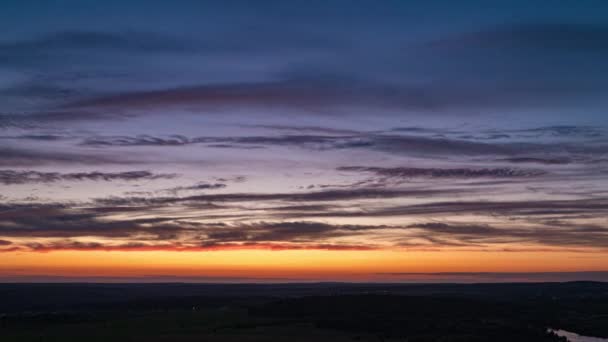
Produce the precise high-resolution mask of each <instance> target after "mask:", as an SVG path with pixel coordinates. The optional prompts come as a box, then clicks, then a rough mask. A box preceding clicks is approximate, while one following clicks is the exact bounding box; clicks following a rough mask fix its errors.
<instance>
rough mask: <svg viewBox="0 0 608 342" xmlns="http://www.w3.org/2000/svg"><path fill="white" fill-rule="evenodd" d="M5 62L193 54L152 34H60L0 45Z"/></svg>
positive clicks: (171, 40)
mask: <svg viewBox="0 0 608 342" xmlns="http://www.w3.org/2000/svg"><path fill="white" fill-rule="evenodd" d="M0 50H2V51H3V55H2V58H1V59H0V60H4V61H5V62H18V61H19V59H21V60H22V61H32V62H33V61H34V60H38V59H43V58H44V57H47V58H48V57H50V56H54V55H55V54H59V53H67V52H77V51H87V50H88V51H90V52H95V51H103V52H107V51H112V50H114V51H130V52H144V53H146V52H147V53H149V52H192V51H196V47H195V46H194V45H192V44H189V42H187V41H184V40H180V39H176V38H173V37H169V36H165V35H162V34H156V33H149V32H135V31H126V32H100V31H79V30H72V31H61V32H54V33H49V34H46V35H43V36H39V37H36V38H32V39H29V40H21V41H13V42H6V41H5V42H3V43H0Z"/></svg>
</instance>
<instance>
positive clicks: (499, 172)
mask: <svg viewBox="0 0 608 342" xmlns="http://www.w3.org/2000/svg"><path fill="white" fill-rule="evenodd" d="M338 171H354V172H369V173H373V174H376V175H378V176H383V177H399V178H413V177H431V178H465V179H466V178H520V177H536V176H541V175H544V174H546V172H545V171H542V170H523V169H511V168H495V169H473V168H459V169H439V168H414V167H394V168H382V167H365V166H342V167H339V168H338Z"/></svg>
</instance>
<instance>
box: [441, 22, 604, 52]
mask: <svg viewBox="0 0 608 342" xmlns="http://www.w3.org/2000/svg"><path fill="white" fill-rule="evenodd" d="M606 41H608V27H606V26H593V25H584V24H564V23H537V24H523V25H515V26H506V25H505V26H501V27H496V28H492V29H486V30H480V31H477V32H473V33H465V34H461V35H456V36H452V37H449V38H445V39H440V40H437V41H434V42H432V43H431V44H430V45H431V46H433V47H438V48H456V49H458V48H501V49H510V50H514V49H520V50H525V51H533V50H537V51H553V52H555V53H558V52H573V51H584V52H600V53H608V44H606Z"/></svg>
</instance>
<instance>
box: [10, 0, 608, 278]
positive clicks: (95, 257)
mask: <svg viewBox="0 0 608 342" xmlns="http://www.w3.org/2000/svg"><path fill="white" fill-rule="evenodd" d="M606 17H608V2H606V1H603V0H598V1H592V0H580V1H559V2H558V1H539V0H527V1H522V0H513V1H481V0H478V1H467V0H463V1H458V2H455V1H397V0H395V1H390V0H386V1H371V0H370V1H363V0H362V1H339V0H329V1H317V0H309V1H264V0H262V1H255V2H253V1H231V0H228V1H186V0H182V1H179V0H178V1H154V0H148V1H126V0H123V1H115V0H107V1H87V0H78V1H76V0H55V1H50V0H49V1H34V0H19V1H16V0H4V1H2V3H1V4H0V282H2V281H4V282H6V281H82V280H87V281H151V282H155V281H200V282H290V281H294V282H303V281H373V282H376V281H377V282H401V281H406V282H407V281H416V282H425V281H429V282H430V281H432V282H435V281H455V282H459V281H464V282H471V281H473V282H474V281H511V280H517V281H527V280H529V281H545V280H547V281H555V280H606V281H608V116H607V110H608V96H606V94H608V63H606V60H608V24H606V22H605V19H606Z"/></svg>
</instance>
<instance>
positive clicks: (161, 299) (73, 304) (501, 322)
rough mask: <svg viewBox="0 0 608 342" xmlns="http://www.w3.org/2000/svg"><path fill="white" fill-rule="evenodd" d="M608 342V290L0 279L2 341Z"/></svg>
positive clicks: (580, 285) (606, 286) (607, 286)
mask: <svg viewBox="0 0 608 342" xmlns="http://www.w3.org/2000/svg"><path fill="white" fill-rule="evenodd" d="M547 328H556V329H564V330H567V331H571V332H575V333H578V334H581V335H587V336H597V337H608V283H592V282H573V283H543V284H474V285H454V284H441V285H391V284H382V285H370V284H290V285H200V284H145V285H144V284H128V285H127V284H0V340H1V341H3V342H5V341H6V342H10V341H112V342H118V341H149V342H153V341H293V342H296V341H410V342H413V341H535V342H542V341H564V340H565V339H564V338H560V337H558V336H556V335H554V334H553V333H550V332H548V330H547Z"/></svg>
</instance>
